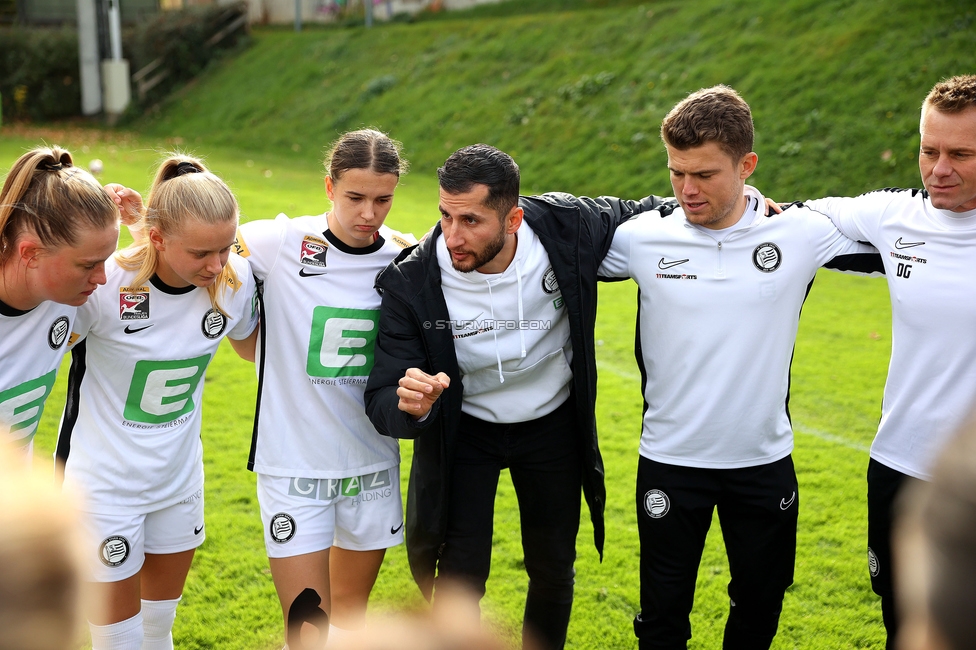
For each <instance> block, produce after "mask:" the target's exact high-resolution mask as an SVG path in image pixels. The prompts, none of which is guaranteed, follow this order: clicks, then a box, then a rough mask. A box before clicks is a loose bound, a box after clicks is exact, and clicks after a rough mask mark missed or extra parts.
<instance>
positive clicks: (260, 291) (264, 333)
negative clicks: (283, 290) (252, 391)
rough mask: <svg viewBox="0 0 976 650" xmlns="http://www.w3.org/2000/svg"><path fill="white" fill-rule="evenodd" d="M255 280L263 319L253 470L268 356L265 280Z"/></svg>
mask: <svg viewBox="0 0 976 650" xmlns="http://www.w3.org/2000/svg"><path fill="white" fill-rule="evenodd" d="M254 282H255V283H256V284H257V292H258V309H259V310H260V311H261V319H260V321H258V322H259V325H258V326H259V327H260V331H258V338H259V339H261V362H260V363H259V364H258V396H257V399H256V400H255V403H254V428H253V429H252V430H251V451H250V452H249V453H248V456H247V468H248V469H249V470H251V471H252V472H253V471H254V456H255V455H256V454H257V450H258V420H259V419H260V416H261V393H262V391H263V389H264V364H265V363H266V362H267V358H268V346H267V336H268V312H267V311H266V310H265V308H264V282H262V281H261V280H259V279H258V278H257V276H255V277H254Z"/></svg>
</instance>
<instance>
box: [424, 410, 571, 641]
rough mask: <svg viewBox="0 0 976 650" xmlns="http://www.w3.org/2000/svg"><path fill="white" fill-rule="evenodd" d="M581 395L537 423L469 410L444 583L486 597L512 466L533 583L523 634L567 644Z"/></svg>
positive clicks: (440, 574) (442, 568) (455, 476)
mask: <svg viewBox="0 0 976 650" xmlns="http://www.w3.org/2000/svg"><path fill="white" fill-rule="evenodd" d="M574 417H575V402H574V400H573V398H572V397H571V398H570V399H568V400H567V401H566V402H565V403H564V404H563V405H562V406H560V407H559V408H558V409H556V410H555V411H553V412H552V413H550V414H549V415H546V416H544V417H541V418H539V419H537V420H532V421H529V422H519V423H514V424H496V423H491V422H485V421H483V420H479V419H477V418H474V417H471V416H468V415H462V416H461V427H460V432H459V439H458V448H457V454H456V456H455V460H454V466H453V468H452V471H451V482H450V486H449V490H450V492H449V499H450V504H449V507H448V525H447V539H446V542H445V544H444V546H443V548H442V550H441V555H440V558H439V560H438V564H437V582H436V583H435V595H434V604H435V606H436V604H437V592H436V590H437V586H438V584H439V583H441V582H442V581H444V580H451V581H456V582H462V583H465V584H467V585H468V586H469V587H471V588H472V589H474V590H475V591H476V592H477V593H478V595H479V596H483V595H484V593H485V582H486V581H487V580H488V573H489V571H490V569H491V537H492V518H493V516H494V508H495V491H496V490H497V488H498V475H499V472H500V471H501V470H502V469H503V468H506V467H507V468H509V470H510V473H511V475H512V483H513V485H514V486H515V494H516V496H517V498H518V504H519V517H520V521H521V526H522V551H523V553H524V559H525V570H526V573H528V575H529V588H528V594H527V596H526V600H525V618H524V624H523V637H525V638H531V639H532V641H533V642H534V643H535V644H536V645H535V647H539V644H541V647H542V648H546V649H549V648H552V649H559V648H562V647H563V645H564V644H565V642H566V628H567V627H568V625H569V616H570V612H571V610H572V606H573V585H574V583H575V576H576V571H575V569H574V568H573V563H574V562H575V561H576V534H577V533H578V532H579V522H580V492H581V488H582V473H581V466H580V452H579V443H578V440H577V435H576V426H575V422H574Z"/></svg>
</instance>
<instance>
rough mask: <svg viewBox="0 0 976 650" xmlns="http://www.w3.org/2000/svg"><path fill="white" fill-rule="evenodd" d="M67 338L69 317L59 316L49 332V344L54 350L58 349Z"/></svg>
mask: <svg viewBox="0 0 976 650" xmlns="http://www.w3.org/2000/svg"><path fill="white" fill-rule="evenodd" d="M66 338H68V317H67V316H59V317H58V318H57V319H56V320H55V321H54V322H53V323H51V330H50V331H49V332H48V333H47V344H48V345H50V346H51V349H52V350H57V349H58V348H60V347H61V346H62V345H63V344H64V340H65V339H66Z"/></svg>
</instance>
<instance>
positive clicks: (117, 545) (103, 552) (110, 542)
mask: <svg viewBox="0 0 976 650" xmlns="http://www.w3.org/2000/svg"><path fill="white" fill-rule="evenodd" d="M98 559H99V560H101V561H102V564H104V565H105V566H109V567H117V566H119V565H120V564H122V563H123V562H125V561H126V560H128V559H129V540H127V539H126V538H124V537H122V536H121V535H113V536H112V537H107V538H106V539H105V540H104V541H103V542H102V543H101V544H100V545H99V547H98Z"/></svg>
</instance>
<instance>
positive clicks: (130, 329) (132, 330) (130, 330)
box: [122, 323, 156, 334]
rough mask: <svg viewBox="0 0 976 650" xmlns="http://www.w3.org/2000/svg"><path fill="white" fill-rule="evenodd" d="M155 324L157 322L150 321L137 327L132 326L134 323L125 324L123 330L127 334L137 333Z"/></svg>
mask: <svg viewBox="0 0 976 650" xmlns="http://www.w3.org/2000/svg"><path fill="white" fill-rule="evenodd" d="M155 324H156V323H149V324H148V325H146V326H145V327H135V328H134V327H132V325H126V326H125V329H124V330H122V331H123V332H125V333H126V334H135V333H136V332H141V331H142V330H147V329H149V328H150V327H152V326H153V325H155Z"/></svg>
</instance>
